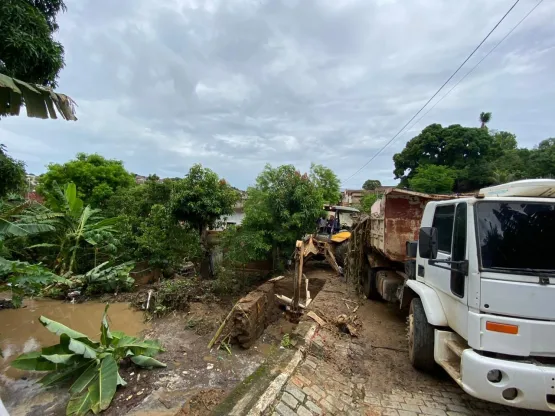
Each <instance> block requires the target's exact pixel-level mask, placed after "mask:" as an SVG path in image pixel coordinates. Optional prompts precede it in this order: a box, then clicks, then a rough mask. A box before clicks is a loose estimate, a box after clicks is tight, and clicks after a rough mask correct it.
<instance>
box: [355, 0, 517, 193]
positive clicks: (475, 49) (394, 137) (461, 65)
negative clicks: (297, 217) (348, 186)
mask: <svg viewBox="0 0 555 416" xmlns="http://www.w3.org/2000/svg"><path fill="white" fill-rule="evenodd" d="M519 1H520V0H516V1H515V3H514V4H513V5H512V6H511V8H510V9H509V10H507V12H506V13H505V14H504V15H503V17H502V18H501V20H499V21H498V22H497V24H496V25H495V26H494V27H493V29H491V30H490V32H489V33H488V34H487V35H486V37H485V38H484V39H482V41H481V42H480V43H479V44H478V46H476V48H474V50H473V51H472V53H471V54H470V55H468V56H467V58H466V59H465V60H464V61H463V63H462V64H460V65H459V67H458V68H457V70H456V71H455V72H453V74H451V76H450V77H449V78H447V81H445V82H444V83H443V85H442V86H441V87H439V89H438V90H437V91H436V92H435V94H434V95H432V97H431V98H430V99H429V100H428V101H426V103H425V104H424V105H423V106H422V107H421V108H420V110H418V111H417V112H416V114H415V115H413V116H412V117H411V119H410V120H409V121H407V122H406V124H405V125H404V126H403V127H402V128H401V130H399V131H398V132H397V134H395V136H393V137H392V138H391V139H390V140H389V141H388V142H387V143H386V144H385V145H384V146H383V147H382V148H381V149H380V150H378V152H377V153H376V154H375V155H374V156H372V157H371V158H370V160H368V162H366V163H365V164H364V165H362V167H361V168H360V169H359V170H357V171H356V172H355V173H353V174H352V175H351V176H349V177H348V178H347V179H345V182H346V181H348V180H349V179H351V178H352V177H353V176H355V175H356V174H358V173H359V172H360V171H361V170H362V169H364V168H365V167H366V166H368V164H369V163H370V162H372V161H373V160H374V159H375V158H376V157H377V156H378V155H379V154H380V153H381V152H382V151H383V150H384V149H385V148H386V147H387V146H389V145H390V144H391V142H393V140H395V139H396V138H397V136H399V134H401V132H402V131H403V130H404V129H405V128H406V127H407V126H408V125H409V124H410V123H411V122H412V120H414V119H415V118H416V116H418V114H420V113H421V112H422V110H424V108H426V106H427V105H428V104H429V103H430V102H431V101H432V100H433V99H434V98H435V97H436V96H437V95H438V94H439V93H440V91H441V90H442V89H443V88H444V87H445V86H446V85H447V83H448V82H449V81H451V79H453V77H454V76H455V75H457V73H458V72H459V71H460V70H461V68H462V67H463V66H464V64H466V63H467V62H468V60H469V59H470V58H471V57H472V56H473V55H474V54H475V53H476V51H477V50H478V49H479V48H480V46H482V45H483V43H484V42H485V41H486V40H487V39H488V38H489V37H490V35H491V34H492V33H493V32H494V31H495V29H497V27H498V26H499V25H500V24H501V22H503V20H505V18H506V17H507V16H508V15H509V13H510V12H511V11H512V10H513V9H514V8H515V6H516V5H517V4H518V2H519Z"/></svg>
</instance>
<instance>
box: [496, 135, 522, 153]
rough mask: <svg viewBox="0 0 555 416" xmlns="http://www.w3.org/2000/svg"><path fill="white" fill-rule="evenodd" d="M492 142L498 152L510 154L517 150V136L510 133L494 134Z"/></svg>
mask: <svg viewBox="0 0 555 416" xmlns="http://www.w3.org/2000/svg"><path fill="white" fill-rule="evenodd" d="M491 136H492V142H493V145H494V146H495V148H496V149H495V151H496V152H501V153H505V152H509V151H511V150H515V149H516V148H517V141H516V135H515V134H513V133H509V132H508V131H495V132H492V135H491Z"/></svg>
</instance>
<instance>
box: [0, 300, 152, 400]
mask: <svg viewBox="0 0 555 416" xmlns="http://www.w3.org/2000/svg"><path fill="white" fill-rule="evenodd" d="M104 307H105V304H104V303H98V302H88V303H81V304H78V303H76V304H72V303H69V302H60V301H57V300H51V299H27V300H25V302H24V307H23V308H20V309H4V310H0V349H1V350H2V354H3V356H4V358H1V357H0V386H1V385H2V384H6V383H8V382H9V381H10V380H16V379H18V378H21V377H22V376H23V375H24V374H25V372H23V371H19V370H16V369H13V368H11V367H10V366H9V364H10V362H11V361H12V360H14V359H15V358H17V356H18V355H19V354H22V353H25V352H30V351H35V350H38V349H40V348H41V347H45V346H49V345H53V344H56V343H58V342H59V337H57V336H56V335H54V334H53V333H51V332H50V331H48V330H47V329H46V328H45V327H44V326H42V324H41V323H40V321H39V318H40V317H41V315H44V316H46V317H47V318H50V319H53V320H54V321H57V322H60V323H62V324H64V325H66V326H68V327H70V328H72V329H74V330H76V331H79V332H82V333H84V334H85V335H87V336H88V337H89V338H91V339H93V340H98V339H99V338H100V336H99V335H100V321H101V319H102V314H103V312H104ZM108 317H109V324H110V329H112V330H119V331H124V332H125V333H126V334H127V335H131V336H136V335H139V333H140V332H141V331H142V330H143V329H145V328H147V327H148V325H147V324H145V323H144V322H143V314H142V312H139V311H137V310H134V309H131V308H130V307H129V304H127V303H114V304H111V305H110V309H108ZM26 375H29V373H27V374H26ZM4 387H5V386H4ZM2 390H4V389H2Z"/></svg>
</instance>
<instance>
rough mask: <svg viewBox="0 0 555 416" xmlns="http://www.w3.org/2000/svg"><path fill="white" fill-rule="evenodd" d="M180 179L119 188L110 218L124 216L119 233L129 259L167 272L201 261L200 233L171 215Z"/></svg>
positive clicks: (109, 206) (149, 180) (150, 179)
mask: <svg viewBox="0 0 555 416" xmlns="http://www.w3.org/2000/svg"><path fill="white" fill-rule="evenodd" d="M178 181H180V179H177V180H172V179H164V180H162V181H161V180H160V178H159V177H158V176H156V175H151V176H149V177H148V178H147V180H146V181H145V183H143V184H140V185H137V186H132V187H130V188H126V189H120V190H119V191H118V192H116V194H115V195H114V196H112V198H110V201H109V203H108V204H107V208H106V212H107V213H108V214H109V215H110V216H114V217H121V222H120V224H119V225H120V227H119V229H120V233H121V241H122V246H123V247H122V248H123V251H124V256H125V257H126V259H132V260H135V261H148V263H149V264H150V265H151V266H154V267H158V268H161V269H164V270H166V269H167V270H169V269H171V268H175V267H178V266H180V265H182V264H183V262H184V261H186V260H190V261H194V262H196V261H198V259H199V257H200V253H199V251H200V243H199V235H198V232H197V230H196V229H195V230H192V229H191V228H190V227H189V225H188V224H180V223H179V222H178V221H177V219H176V218H175V216H174V215H173V212H172V206H171V195H172V189H173V186H174V184H176V183H177V182H178Z"/></svg>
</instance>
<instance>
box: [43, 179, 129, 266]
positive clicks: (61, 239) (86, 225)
mask: <svg viewBox="0 0 555 416" xmlns="http://www.w3.org/2000/svg"><path fill="white" fill-rule="evenodd" d="M54 187H55V194H56V198H54V199H52V200H51V206H52V211H53V212H54V213H56V214H58V215H57V217H58V221H57V222H56V223H55V225H54V227H55V232H54V238H53V239H52V240H50V241H54V243H45V244H37V245H36V246H35V248H55V249H56V251H57V253H58V254H57V255H56V258H55V261H54V262H53V264H52V268H53V269H55V270H57V271H59V272H60V274H64V273H67V272H69V273H75V272H79V271H84V270H88V269H89V268H90V267H88V266H92V263H94V266H93V267H96V266H97V265H98V263H101V262H102V261H103V260H107V259H111V258H112V255H113V254H115V253H116V251H117V245H119V241H118V240H117V239H116V233H117V232H116V229H115V227H114V226H115V225H116V224H117V223H118V221H119V218H117V217H116V218H104V217H102V216H101V215H100V210H99V209H93V208H91V207H90V205H86V206H85V204H84V203H83V200H81V199H80V198H79V197H78V196H77V194H78V193H77V189H76V187H75V184H74V183H69V184H67V185H66V186H65V188H64V190H63V191H62V190H61V189H60V188H59V187H58V186H57V184H54ZM48 213H49V211H46V212H45V214H48ZM78 255H79V256H81V257H80V258H79V261H78V257H77V256H78ZM83 256H86V257H88V259H87V260H86V261H85V258H84V257H83Z"/></svg>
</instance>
